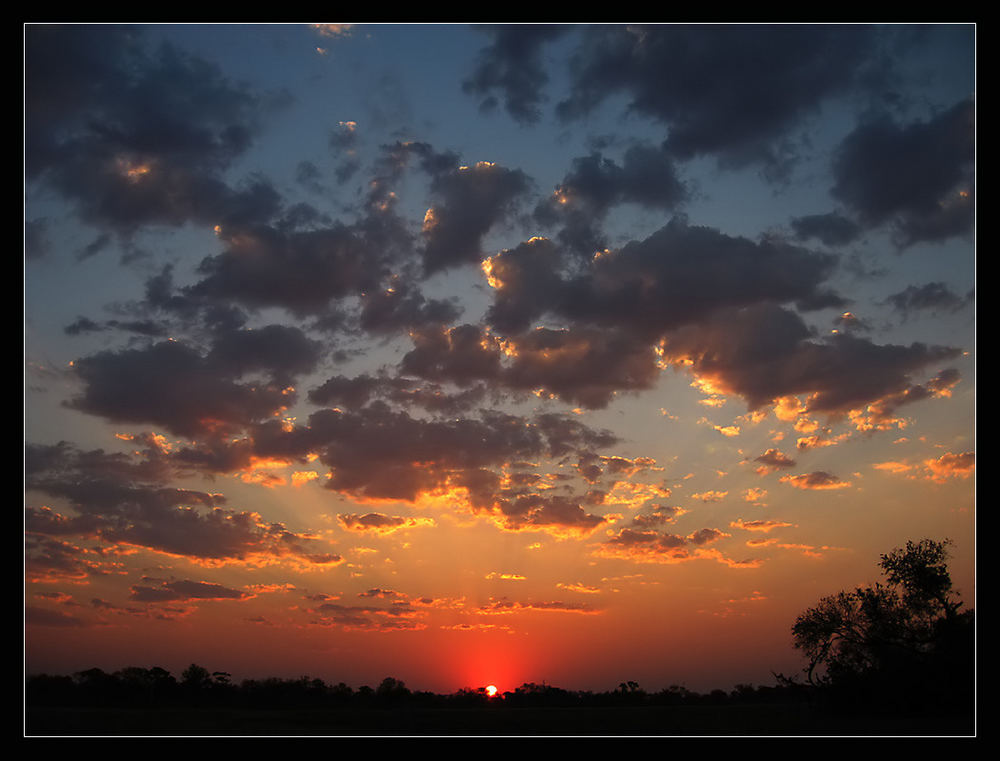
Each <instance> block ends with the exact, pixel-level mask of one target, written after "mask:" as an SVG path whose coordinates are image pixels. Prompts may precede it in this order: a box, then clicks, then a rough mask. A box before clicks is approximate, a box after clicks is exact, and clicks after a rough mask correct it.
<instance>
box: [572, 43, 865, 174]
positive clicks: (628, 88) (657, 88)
mask: <svg viewBox="0 0 1000 761" xmlns="http://www.w3.org/2000/svg"><path fill="white" fill-rule="evenodd" d="M881 34H884V32H880V31H879V30H878V28H877V27H874V26H838V25H812V26H801V25H792V26H788V25H763V26H757V27H755V28H754V29H753V33H752V34H748V33H747V30H746V28H744V27H742V26H739V25H675V24H671V25H667V24H664V25H650V26H636V25H628V26H625V25H594V26H588V27H587V28H586V29H585V30H584V31H583V34H582V42H581V44H580V45H579V47H578V48H577V50H576V51H575V53H574V55H573V57H572V59H571V77H572V82H571V87H572V89H571V93H570V96H569V97H568V98H566V99H565V100H563V101H562V102H560V103H559V105H558V113H559V114H560V115H561V116H562V117H563V118H564V119H575V118H579V117H581V116H583V115H585V114H587V113H589V112H591V111H592V110H593V109H594V108H595V107H596V106H597V105H599V104H600V103H602V102H604V101H606V100H609V99H610V98H612V97H617V96H624V97H626V98H628V101H629V102H628V110H629V111H630V112H631V113H636V114H639V115H642V116H646V117H648V118H650V119H653V120H655V121H657V122H659V123H661V124H663V125H664V127H666V128H667V129H668V137H667V139H666V141H665V146H666V148H667V150H668V151H669V152H670V153H671V154H672V155H674V156H676V157H677V158H678V159H691V158H695V157H698V156H704V155H709V156H715V157H717V158H718V159H719V160H720V161H721V162H722V163H723V164H725V165H730V166H744V165H747V164H750V163H757V164H759V165H763V166H764V167H766V168H767V169H768V171H769V172H771V173H772V174H779V175H780V174H782V173H783V172H784V167H783V165H784V164H785V163H786V162H787V161H788V159H789V157H790V155H793V148H792V146H791V145H790V143H791V139H792V137H793V133H794V131H795V129H796V128H798V127H800V126H802V124H803V122H804V120H805V119H807V118H808V117H811V116H813V115H814V114H816V113H818V110H819V108H820V106H821V105H822V104H823V103H824V102H825V101H826V100H828V99H829V98H831V97H835V96H838V95H841V94H844V93H846V92H847V91H848V89H849V88H851V87H852V86H855V85H863V84H865V83H866V81H868V82H870V81H872V80H875V81H879V79H880V77H879V75H880V73H881V72H880V60H879V56H878V55H877V54H878V51H879V42H880V40H879V37H880V35H881ZM792 60H794V61H795V62H796V64H795V66H789V65H788V61H792Z"/></svg>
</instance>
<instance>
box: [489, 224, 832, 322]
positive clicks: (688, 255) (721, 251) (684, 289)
mask: <svg viewBox="0 0 1000 761" xmlns="http://www.w3.org/2000/svg"><path fill="white" fill-rule="evenodd" d="M543 255H544V257H545V258H544V262H545V263H547V264H551V265H552V266H558V265H559V261H558V259H557V258H556V257H555V256H554V255H553V254H552V253H551V252H549V251H544V250H543ZM533 256H534V253H533V252H532V256H530V257H529V255H528V254H527V252H526V251H522V250H518V249H515V250H514V251H512V252H509V251H503V252H501V253H500V254H498V255H496V256H493V257H491V259H490V261H491V268H490V274H491V275H493V274H494V273H496V275H495V281H494V282H493V283H491V284H493V285H494V288H495V289H496V290H495V297H494V298H495V300H496V303H497V304H499V305H500V306H496V307H495V308H494V310H495V311H493V312H491V316H497V315H500V316H502V317H503V318H504V323H503V324H504V327H507V326H525V325H527V324H530V323H531V322H532V321H534V320H537V319H538V318H540V317H542V316H543V315H545V314H552V315H554V316H556V317H559V318H562V319H566V320H574V321H577V322H579V324H581V325H586V324H591V325H595V326H602V327H605V328H620V329H628V330H630V331H633V332H634V333H635V334H636V335H637V336H641V337H643V338H644V339H646V340H650V341H653V340H655V339H656V338H659V337H660V336H662V335H663V334H664V333H665V332H667V331H670V330H673V329H677V328H679V327H682V326H685V325H691V324H694V323H697V322H699V321H702V320H705V319H707V318H710V317H711V316H713V315H714V314H715V313H717V312H719V311H721V310H723V309H726V308H730V309H731V308H737V307H748V306H751V305H757V304H761V303H765V302H767V303H775V302H777V303H798V304H801V305H804V306H808V307H810V308H813V307H818V306H821V305H822V306H835V305H839V304H842V303H843V302H842V300H841V299H840V298H839V297H836V296H834V295H832V294H831V293H829V292H828V291H827V290H825V289H824V288H823V286H822V283H823V281H824V280H825V279H826V278H827V277H829V276H830V275H831V274H832V273H833V270H834V266H835V264H836V258H835V257H833V256H832V255H829V254H821V253H816V252H812V251H809V250H807V249H803V248H801V247H798V246H793V245H790V244H788V243H786V242H783V241H781V240H779V239H763V240H761V241H758V242H755V241H751V240H748V239H746V238H742V237H734V236H729V235H726V234H724V233H721V232H719V231H718V230H714V229H712V228H708V227H698V226H694V225H690V224H688V223H687V221H686V220H685V219H684V218H681V217H675V218H674V219H672V220H671V221H670V222H669V223H668V224H667V225H666V226H664V227H663V228H661V229H660V230H658V231H656V232H654V233H653V234H652V235H650V236H649V237H647V238H645V239H643V240H640V241H631V242H629V243H627V244H626V245H624V246H622V247H621V248H620V249H617V250H614V251H609V252H607V253H602V254H600V255H597V256H595V257H593V258H592V260H591V261H590V262H589V263H588V265H587V267H586V268H585V269H583V271H582V272H581V273H579V274H573V275H566V276H561V277H560V276H556V275H554V274H549V275H548V277H546V279H545V281H544V283H545V288H544V290H543V289H542V288H541V287H537V286H535V287H533V290H532V291H531V292H530V293H528V292H526V291H525V290H523V289H524V288H525V287H526V286H527V287H532V286H531V283H533V282H534V281H535V278H536V277H537V276H538V275H539V273H538V268H539V266H540V264H541V262H538V261H532V258H533ZM529 262H530V264H531V270H530V271H527V272H523V273H522V272H519V271H518V270H519V268H522V267H524V266H526V265H527V264H528V263H529ZM532 296H534V297H535V298H532ZM514 306H516V307H517V308H518V311H517V312H515V311H514V309H513V307H514ZM518 316H519V318H518ZM498 327H499V326H498Z"/></svg>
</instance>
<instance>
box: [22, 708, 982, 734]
mask: <svg viewBox="0 0 1000 761" xmlns="http://www.w3.org/2000/svg"><path fill="white" fill-rule="evenodd" d="M24 730H25V736H26V737H53V736H185V737H191V736H224V737H233V736H248V735H252V736H267V735H274V736H316V737H321V736H364V737H380V736H411V737H412V736H491V735H492V736H510V737H516V736H580V735H590V736H601V735H604V736H616V735H644V736H667V737H681V736H733V737H741V736H754V737H797V736H844V737H859V736H862V737H867V736H890V737H893V736H894V737H898V736H917V735H919V736H953V737H954V736H965V737H971V736H974V734H975V722H974V719H973V718H971V717H969V718H957V717H942V718H934V717H927V716H922V717H907V718H902V717H864V716H849V717H844V716H836V715H832V714H828V713H823V712H819V711H816V710H814V709H812V708H810V707H808V706H803V705H786V704H767V705H728V706H621V707H571V708H559V707H538V708H527V707H508V706H489V707H480V708H433V707H399V708H385V709H352V708H343V709H306V710H293V709H279V710H274V709H271V710H265V709H257V710H252V709H233V708H218V707H213V708H201V709H194V708H158V709H148V708H140V709H124V708H54V707H44V708H32V709H30V710H29V711H28V712H27V713H26V715H25V726H24Z"/></svg>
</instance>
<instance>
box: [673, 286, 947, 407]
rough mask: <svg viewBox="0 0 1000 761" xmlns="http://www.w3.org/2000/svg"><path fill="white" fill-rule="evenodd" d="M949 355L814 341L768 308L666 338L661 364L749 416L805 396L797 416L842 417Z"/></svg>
mask: <svg viewBox="0 0 1000 761" xmlns="http://www.w3.org/2000/svg"><path fill="white" fill-rule="evenodd" d="M960 354H961V352H960V351H959V350H958V349H956V348H951V347H943V346H928V345H926V344H922V343H912V344H910V345H909V346H903V345H892V344H875V343H873V342H872V341H870V340H868V339H867V338H863V337H858V336H853V335H850V334H849V333H837V334H832V335H829V336H827V337H825V338H815V337H814V336H813V335H812V334H811V331H810V330H809V329H808V328H807V326H806V324H805V323H804V322H803V321H802V319H801V317H800V316H799V315H797V314H795V313H794V312H792V311H790V310H787V309H783V308H779V307H776V306H773V305H761V306H755V307H748V308H744V309H739V310H733V311H729V312H721V313H718V314H716V315H714V316H713V318H712V319H711V320H708V321H705V322H703V323H702V324H699V325H695V326H687V327H685V328H682V329H680V330H676V331H673V332H672V333H671V334H670V335H668V336H667V338H666V339H665V341H664V359H665V361H667V362H670V363H671V364H678V365H681V366H687V367H689V368H690V370H691V372H692V373H694V375H695V376H696V377H699V378H705V379H708V380H710V381H711V383H712V384H713V386H714V387H716V388H717V389H718V390H719V391H721V392H722V393H727V394H735V395H738V396H741V397H742V398H744V399H745V400H746V401H747V403H748V404H749V406H750V407H751V408H753V409H756V408H759V407H761V406H764V405H767V404H771V403H774V402H776V401H778V400H780V399H782V398H785V397H793V396H796V395H800V394H805V395H807V396H808V401H807V403H806V407H805V410H804V412H811V413H827V414H835V413H847V412H848V411H850V410H852V409H858V408H862V407H864V406H865V405H867V404H871V403H874V402H876V401H878V400H880V399H882V398H884V397H887V396H889V395H892V394H898V393H900V392H901V391H903V390H904V389H906V388H908V387H909V386H910V385H912V381H911V374H913V373H916V372H919V371H922V370H924V369H925V368H927V367H929V366H931V365H934V364H937V363H941V362H943V361H946V360H949V359H954V358H956V357H958V356H959V355H960Z"/></svg>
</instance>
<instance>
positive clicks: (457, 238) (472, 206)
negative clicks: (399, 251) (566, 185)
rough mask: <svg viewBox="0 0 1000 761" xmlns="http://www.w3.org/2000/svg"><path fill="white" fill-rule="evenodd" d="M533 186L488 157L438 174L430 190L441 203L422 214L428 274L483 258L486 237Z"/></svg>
mask: <svg viewBox="0 0 1000 761" xmlns="http://www.w3.org/2000/svg"><path fill="white" fill-rule="evenodd" d="M530 187H531V184H530V180H529V179H528V176H527V175H526V174H524V173H523V172H521V171H520V170H518V169H505V168H503V167H501V166H498V165H496V164H494V163H491V162H488V161H480V162H478V163H476V164H474V165H472V166H461V167H458V168H456V169H452V170H451V171H448V172H441V173H439V174H437V175H435V176H434V177H433V179H432V181H431V192H432V194H433V195H434V196H435V197H436V198H437V199H439V202H438V203H436V204H435V205H434V206H432V207H431V208H430V209H428V211H427V213H426V215H425V216H424V225H423V236H424V242H425V244H424V249H423V251H422V258H423V264H424V272H425V273H426V274H434V273H436V272H440V271H442V270H445V269H448V268H450V267H455V266H460V265H463V264H468V263H477V264H478V263H479V262H480V261H482V259H483V251H482V239H483V236H485V235H486V233H487V232H489V231H490V230H491V229H492V228H493V227H494V226H496V225H497V224H499V223H501V222H503V221H504V220H505V219H507V218H508V216H509V214H510V213H511V212H512V211H513V209H514V207H515V205H516V202H517V201H518V200H519V199H520V198H521V197H523V196H524V195H525V194H526V193H527V191H528V190H529V189H530Z"/></svg>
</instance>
